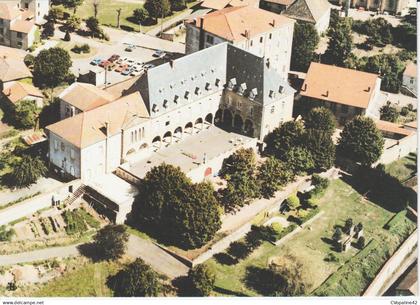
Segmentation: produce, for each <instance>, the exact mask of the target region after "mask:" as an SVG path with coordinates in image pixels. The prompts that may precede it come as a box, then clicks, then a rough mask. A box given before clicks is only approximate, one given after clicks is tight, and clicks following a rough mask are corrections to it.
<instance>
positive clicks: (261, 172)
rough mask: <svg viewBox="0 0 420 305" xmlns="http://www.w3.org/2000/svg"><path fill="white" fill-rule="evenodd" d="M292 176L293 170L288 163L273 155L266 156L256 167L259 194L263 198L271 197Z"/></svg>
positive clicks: (291, 178)
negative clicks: (259, 186)
mask: <svg viewBox="0 0 420 305" xmlns="http://www.w3.org/2000/svg"><path fill="white" fill-rule="evenodd" d="M293 178H294V177H293V172H292V171H291V170H290V168H288V165H287V164H285V163H284V162H282V161H280V160H278V159H276V158H274V157H268V158H267V159H266V160H265V162H264V163H263V164H261V166H260V167H259V168H258V175H257V180H258V181H259V183H260V185H261V195H262V196H263V197H264V198H270V197H272V196H273V195H274V193H275V192H276V191H278V190H280V188H281V187H282V186H283V185H285V184H286V183H288V182H290V181H291V180H293Z"/></svg>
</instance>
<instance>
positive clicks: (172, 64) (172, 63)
mask: <svg viewBox="0 0 420 305" xmlns="http://www.w3.org/2000/svg"><path fill="white" fill-rule="evenodd" d="M169 65H170V66H171V68H172V69H173V68H174V60H173V59H171V60H170V61H169Z"/></svg>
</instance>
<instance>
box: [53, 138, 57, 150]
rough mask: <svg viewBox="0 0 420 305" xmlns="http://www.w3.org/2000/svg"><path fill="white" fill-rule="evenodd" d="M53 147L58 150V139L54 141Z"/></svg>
mask: <svg viewBox="0 0 420 305" xmlns="http://www.w3.org/2000/svg"><path fill="white" fill-rule="evenodd" d="M54 149H55V150H58V141H57V140H55V141H54Z"/></svg>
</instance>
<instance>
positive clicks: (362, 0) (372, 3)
mask: <svg viewBox="0 0 420 305" xmlns="http://www.w3.org/2000/svg"><path fill="white" fill-rule="evenodd" d="M330 1H331V2H332V3H334V4H337V5H345V3H346V0H330ZM348 1H350V7H355V8H360V7H363V8H365V9H366V10H371V11H379V12H381V13H383V12H389V13H391V14H402V15H403V14H406V13H408V10H409V7H410V0H348Z"/></svg>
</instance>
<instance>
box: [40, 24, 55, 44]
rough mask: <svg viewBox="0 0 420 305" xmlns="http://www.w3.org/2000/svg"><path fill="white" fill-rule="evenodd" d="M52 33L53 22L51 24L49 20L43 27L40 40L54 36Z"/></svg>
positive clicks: (53, 29)
mask: <svg viewBox="0 0 420 305" xmlns="http://www.w3.org/2000/svg"><path fill="white" fill-rule="evenodd" d="M54 31H55V28H54V22H52V21H51V20H49V21H47V22H46V23H45V24H44V25H43V29H42V38H44V39H47V38H48V37H52V36H54Z"/></svg>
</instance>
